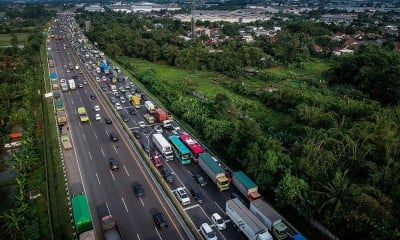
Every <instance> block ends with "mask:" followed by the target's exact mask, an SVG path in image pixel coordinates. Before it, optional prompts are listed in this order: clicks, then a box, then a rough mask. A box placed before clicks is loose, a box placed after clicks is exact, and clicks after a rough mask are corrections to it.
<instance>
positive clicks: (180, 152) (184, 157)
mask: <svg viewBox="0 0 400 240" xmlns="http://www.w3.org/2000/svg"><path fill="white" fill-rule="evenodd" d="M169 141H170V142H171V143H172V148H173V149H174V152H175V156H176V158H177V159H178V161H179V162H180V163H181V164H190V162H191V159H192V153H191V152H190V150H189V149H188V148H187V147H186V145H185V144H184V143H183V142H182V141H181V140H180V139H179V137H178V136H176V135H172V136H170V137H169Z"/></svg>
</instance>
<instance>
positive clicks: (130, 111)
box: [128, 108, 136, 115]
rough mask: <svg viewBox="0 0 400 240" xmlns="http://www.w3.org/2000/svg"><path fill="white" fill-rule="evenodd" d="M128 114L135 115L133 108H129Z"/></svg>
mask: <svg viewBox="0 0 400 240" xmlns="http://www.w3.org/2000/svg"><path fill="white" fill-rule="evenodd" d="M128 111H129V113H130V114H132V115H136V110H135V109H134V108H129V110H128Z"/></svg>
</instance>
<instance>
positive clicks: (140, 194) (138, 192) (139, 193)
mask: <svg viewBox="0 0 400 240" xmlns="http://www.w3.org/2000/svg"><path fill="white" fill-rule="evenodd" d="M132 188H133V192H134V193H135V195H136V197H144V189H143V187H142V184H140V183H137V184H134V185H133V187H132Z"/></svg>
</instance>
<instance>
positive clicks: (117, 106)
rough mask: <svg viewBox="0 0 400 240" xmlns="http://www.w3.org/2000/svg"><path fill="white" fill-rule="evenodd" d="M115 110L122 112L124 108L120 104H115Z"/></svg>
mask: <svg viewBox="0 0 400 240" xmlns="http://www.w3.org/2000/svg"><path fill="white" fill-rule="evenodd" d="M115 108H116V109H117V110H122V106H121V104H120V103H119V102H117V103H115Z"/></svg>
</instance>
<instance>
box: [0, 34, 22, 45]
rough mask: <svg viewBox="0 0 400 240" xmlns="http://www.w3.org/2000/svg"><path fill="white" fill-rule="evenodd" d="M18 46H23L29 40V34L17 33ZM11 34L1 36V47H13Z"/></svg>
mask: <svg viewBox="0 0 400 240" xmlns="http://www.w3.org/2000/svg"><path fill="white" fill-rule="evenodd" d="M15 35H16V36H17V39H18V44H23V43H24V42H26V41H27V40H28V37H29V33H16V34H15ZM11 38H12V36H11V34H0V46H8V45H11Z"/></svg>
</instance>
